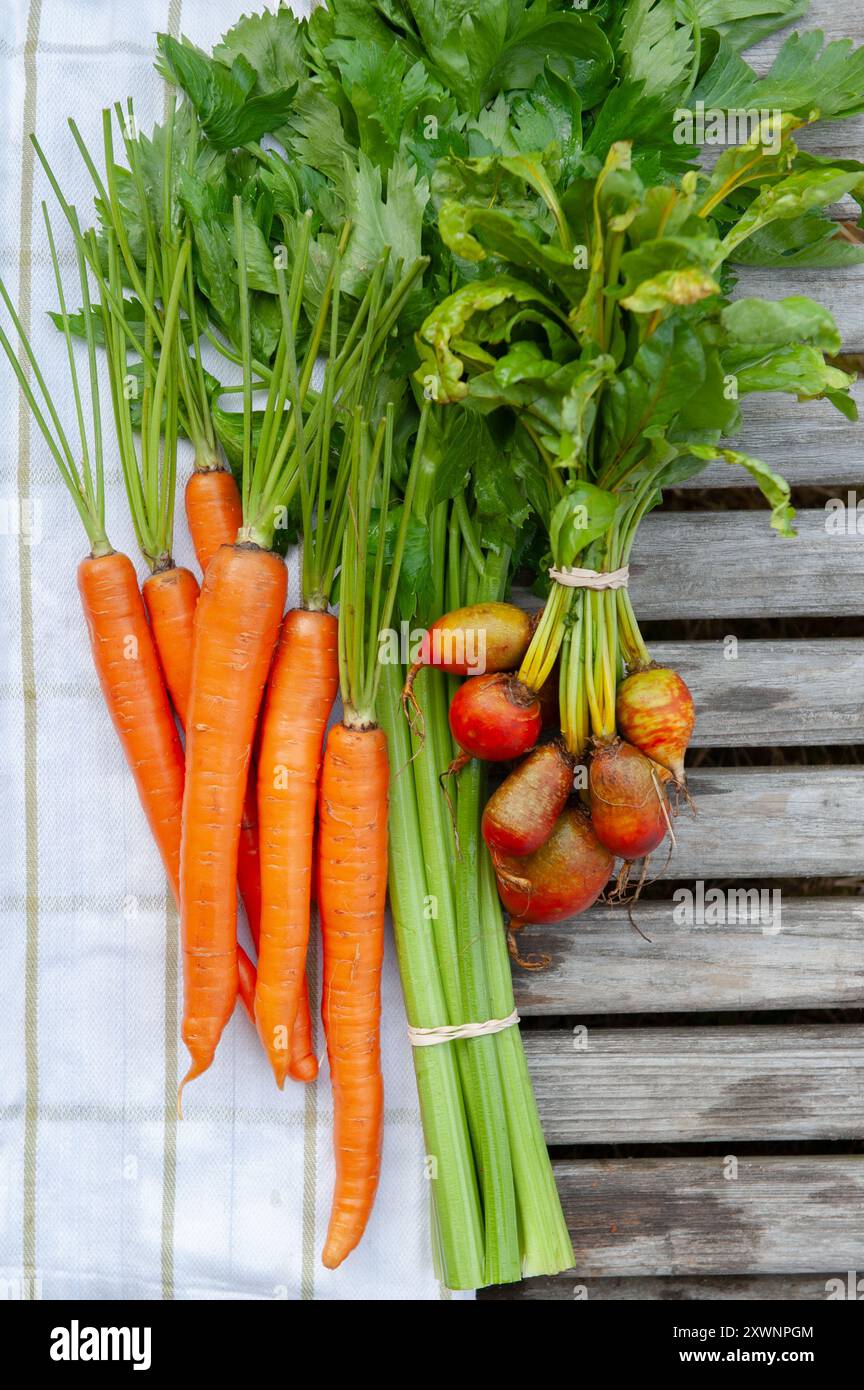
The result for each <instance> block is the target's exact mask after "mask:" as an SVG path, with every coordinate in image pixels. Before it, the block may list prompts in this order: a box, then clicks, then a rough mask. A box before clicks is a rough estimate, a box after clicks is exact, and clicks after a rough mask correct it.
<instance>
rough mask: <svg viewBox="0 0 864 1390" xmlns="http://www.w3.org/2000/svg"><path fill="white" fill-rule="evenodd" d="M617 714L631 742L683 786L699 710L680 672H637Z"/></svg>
mask: <svg viewBox="0 0 864 1390" xmlns="http://www.w3.org/2000/svg"><path fill="white" fill-rule="evenodd" d="M615 714H616V720H617V723H618V729H619V731H620V732H621V734H622V735H623V737H624V738H625V739H626V740H627V742H628V743H632V744H633V746H634V747H635V748H638V749H639V751H640V752H642V753H644V754H645V755H646V756H647V757H649V758H652V759H653V760H654V762H655V763H659V764H660V766H661V767H665V768H666V769H667V770H668V771H669V772H671V773H672V776H673V777H674V778H675V781H676V782H677V783H678V784H679V785H680V784H682V783H683V781H684V754H685V752H686V750H687V745H688V743H689V742H690V739H691V737H692V734H693V726H694V724H695V722H696V710H695V707H694V705H693V696H692V695H691V694H690V691H689V690H688V689H687V686H686V684H685V683H684V681H683V680H682V679H681V677H680V676H679V675H678V672H677V671H670V670H669V669H668V667H665V666H646V667H645V668H644V670H642V671H634V672H633V674H632V675H630V676H628V677H627V679H626V680H625V681H623V682H622V683H621V685H620V687H619V689H618V700H617V704H616V710H615Z"/></svg>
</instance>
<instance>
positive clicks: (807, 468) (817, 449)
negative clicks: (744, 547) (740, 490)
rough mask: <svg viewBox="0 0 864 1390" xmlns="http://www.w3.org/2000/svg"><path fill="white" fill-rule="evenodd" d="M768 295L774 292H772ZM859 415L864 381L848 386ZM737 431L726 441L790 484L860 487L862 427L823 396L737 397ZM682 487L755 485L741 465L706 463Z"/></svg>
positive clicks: (863, 480) (863, 481) (841, 492)
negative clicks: (806, 398) (739, 416)
mask: <svg viewBox="0 0 864 1390" xmlns="http://www.w3.org/2000/svg"><path fill="white" fill-rule="evenodd" d="M773 297H779V296H777V295H776V292H775V294H774V296H773ZM852 395H853V397H854V399H855V400H856V401H857V403H858V408H859V410H860V411H861V413H862V415H864V381H862V380H858V381H856V383H855V385H854V386H853V387H852ZM741 414H742V417H743V424H742V429H741V433H740V434H739V435H738V436H737V437H736V439H733V440H731V441H730V447H731V448H740V449H743V450H744V451H745V452H746V453H748V454H755V456H756V457H757V458H761V459H764V460H765V462H766V463H768V464H770V466H771V467H772V468H774V469H775V470H776V471H777V472H778V473H781V474H782V475H783V477H784V478H786V479H788V481H789V482H790V483H792V484H793V485H794V486H798V487H800V486H803V485H805V484H806V485H808V486H812V487H831V488H835V487H836V488H837V495H838V496H840V497H841V498H843V500H844V501H845V500H846V492H847V489H849V488H857V489H858V496H859V498H860V497H861V495H862V489H864V427H862V426H861V425H860V424H851V423H850V422H849V421H848V420H847V419H846V418H845V416H843V415H841V414H840V412H839V410H835V409H834V407H833V406H832V405H829V404H828V402H827V401H796V400H795V399H794V398H790V397H787V396H775V395H759V396H747V397H746V398H745V399H744V400H743V401H742V402H741ZM683 486H684V487H685V488H715V487H716V488H721V487H722V488H728V487H751V486H752V487H755V486H756V484H755V483H754V482H753V481H752V479H751V478H750V475H749V473H745V472H744V470H743V469H742V468H730V466H729V464H728V463H711V464H709V465H708V467H707V468H706V469H705V471H704V472H703V473H699V474H698V475H697V476H696V477H695V478H691V479H689V481H688V482H686V483H684V484H683Z"/></svg>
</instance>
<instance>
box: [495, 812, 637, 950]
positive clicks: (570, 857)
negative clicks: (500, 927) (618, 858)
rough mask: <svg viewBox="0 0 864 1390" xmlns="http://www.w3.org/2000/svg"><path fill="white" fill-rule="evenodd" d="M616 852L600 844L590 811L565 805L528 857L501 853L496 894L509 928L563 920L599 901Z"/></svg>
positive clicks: (497, 866) (497, 868) (497, 865)
mask: <svg viewBox="0 0 864 1390" xmlns="http://www.w3.org/2000/svg"><path fill="white" fill-rule="evenodd" d="M613 863H614V859H613V856H612V855H611V854H610V853H609V851H608V850H607V849H606V848H605V847H604V846H603V845H602V844H601V843H600V841H599V840H598V838H597V836H596V835H595V833H594V828H593V826H592V824H591V821H590V818H589V817H588V815H587V813H586V812H585V811H583V810H582V808H581V807H580V806H567V807H565V809H564V810H563V811H562V812H561V815H560V816H559V817H558V819H557V821H556V822H555V827H554V829H553V831H552V834H551V835H550V836H549V838H548V840H547V841H546V843H545V844H543V845H541V846H540V848H539V849H538V850H536V851H535V853H534V854H531V855H529V856H528V857H527V858H525V859H519V858H516V857H515V856H514V855H500V856H499V857H498V862H497V864H496V875H497V878H498V894H499V897H500V898H501V901H502V903H503V904H504V906H505V907H506V909H507V911H508V912H509V913H510V917H511V921H510V927H511V929H516V928H518V927H521V926H524V924H525V923H526V922H560V921H562V920H563V919H564V918H565V917H575V916H576V915H577V913H579V912H584V910H585V908H586V907H590V906H591V904H592V903H594V902H596V901H597V899H598V898H599V896H600V894H601V893H602V891H603V889H604V888H605V886H606V884H607V883H608V882H609V877H610V875H611V873H612V866H613Z"/></svg>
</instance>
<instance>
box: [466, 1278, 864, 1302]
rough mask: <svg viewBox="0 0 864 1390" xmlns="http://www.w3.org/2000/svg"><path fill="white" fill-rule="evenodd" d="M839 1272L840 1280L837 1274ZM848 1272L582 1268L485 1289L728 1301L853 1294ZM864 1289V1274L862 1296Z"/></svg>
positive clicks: (485, 1295) (553, 1298)
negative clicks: (587, 1271)
mask: <svg viewBox="0 0 864 1390" xmlns="http://www.w3.org/2000/svg"><path fill="white" fill-rule="evenodd" d="M838 1278H839V1281H840V1282H839V1284H838V1283H837V1280H838ZM849 1287H850V1285H849V1280H848V1278H847V1276H846V1274H841V1275H837V1276H834V1277H833V1278H832V1277H831V1276H827V1277H826V1275H824V1274H761V1275H760V1274H757V1275H754V1276H752V1277H750V1278H740V1277H737V1276H734V1275H727V1276H725V1277H724V1276H717V1277H714V1278H711V1277H710V1276H709V1277H707V1278H703V1279H682V1278H666V1279H650V1278H646V1279H638V1278H637V1279H597V1278H593V1279H582V1278H580V1276H579V1272H578V1271H577V1270H574V1271H573V1272H572V1273H571V1274H560V1275H557V1276H555V1275H553V1276H547V1277H546V1278H543V1279H523V1281H522V1283H521V1284H498V1285H496V1286H494V1287H492V1288H489V1289H481V1290H480V1292H479V1293H478V1294H477V1297H478V1299H480V1300H481V1301H482V1302H484V1303H504V1302H519V1303H538V1302H544V1303H549V1302H552V1303H560V1302H568V1303H572V1302H574V1300H578V1301H587V1302H589V1303H610V1302H615V1303H621V1302H633V1301H636V1300H638V1301H639V1302H643V1303H644V1302H648V1301H650V1302H653V1303H666V1302H676V1303H702V1302H704V1303H722V1302H730V1301H735V1302H739V1303H741V1302H758V1303H764V1302H765V1301H766V1300H768V1301H770V1302H772V1303H773V1302H784V1303H785V1302H789V1303H796V1302H808V1303H813V1302H816V1301H823V1300H825V1299H827V1298H829V1297H832V1296H833V1297H834V1298H838V1297H848V1296H849V1294H848V1290H849ZM862 1293H864V1280H862V1287H861V1289H860V1291H859V1292H858V1297H859V1298H860V1296H861V1294H862Z"/></svg>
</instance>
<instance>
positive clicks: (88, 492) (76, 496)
mask: <svg viewBox="0 0 864 1390" xmlns="http://www.w3.org/2000/svg"><path fill="white" fill-rule="evenodd" d="M42 215H43V217H44V218H45V228H46V231H47V233H48V246H49V249H50V252H51V265H52V268H53V271H54V279H55V283H56V286H57V296H58V300H59V303H60V321H61V326H62V329H63V334H64V337H65V339H66V349H67V355H68V359H69V375H70V379H71V382H72V393H73V396H74V400H75V418H76V425H77V431H78V439H79V458H80V462H79V461H78V460H77V459H76V457H75V454H74V453H73V450H72V446H71V444H70V442H69V438H68V436H67V434H66V430H65V429H64V427H63V424H62V422H61V420H60V416H59V415H58V413H57V410H56V407H55V405H54V402H53V400H52V397H51V393H50V391H49V390H48V387H47V385H46V382H45V378H44V376H43V374H42V371H41V368H40V366H39V363H38V361H37V359H36V355H35V353H34V351H33V348H32V346H31V343H30V339H29V338H28V336H27V334H26V332H25V331H24V326H23V324H22V323H21V319H20V318H19V316H18V313H17V311H16V309H15V306H14V304H13V303H12V300H11V298H10V296H9V292H8V290H7V289H6V286H5V284H4V283H3V281H2V279H0V295H2V298H3V302H4V304H5V305H6V308H7V310H8V312H9V316H10V318H11V319H12V322H13V324H14V326H15V330H16V332H17V334H18V339H19V341H20V344H21V349H20V351H19V352H16V351H15V349H14V348H13V346H12V343H11V342H10V340H9V337H8V335H7V334H6V332H5V330H4V328H3V326H2V324H0V344H2V346H3V349H4V351H5V353H6V356H7V357H8V358H9V362H10V364H11V366H12V370H13V371H14V373H15V375H16V377H17V378H18V383H19V385H20V387H21V390H22V391H23V393H24V396H25V398H26V400H27V403H28V405H29V406H30V409H31V411H32V413H33V418H34V420H35V421H36V424H37V425H38V426H39V429H40V430H41V432H42V435H43V437H44V439H45V443H46V444H47V446H48V448H49V450H50V451H51V454H52V456H53V458H54V461H55V463H56V464H57V467H58V468H59V470H60V476H61V477H62V479H63V481H64V483H65V484H66V487H67V488H68V490H69V495H70V496H71V498H72V501H73V502H74V503H75V506H76V508H77V509H78V514H79V516H80V517H81V520H82V522H83V523H84V529H85V531H86V532H87V536H88V539H89V541H90V549H91V553H92V554H93V555H94V556H97V555H110V554H112V553H113V551H112V546H111V544H110V542H109V540H108V537H107V536H106V534H105V481H104V467H103V455H102V420H101V414H100V409H99V387H98V378H97V371H96V339H95V333H94V327H93V316H92V314H91V312H90V292H89V286H88V284H87V268H86V265H85V261H84V254H83V250H82V246H81V244H80V242H79V241H77V240H76V244H75V249H76V259H77V265H78V277H79V281H80V285H81V296H82V303H83V305H84V320H85V336H86V341H87V360H88V366H89V378H90V383H89V384H90V416H91V424H90V427H89V432H90V435H91V438H90V439H88V425H87V421H86V418H85V409H84V402H83V399H82V394H81V387H80V382H79V380H78V369H77V366H76V363H75V353H74V348H73V342H72V338H73V335H72V330H71V328H70V323H69V314H68V311H67V308H66V298H65V295H64V293H63V282H62V280H61V278H60V265H59V262H58V259H57V249H56V246H55V242H54V234H53V231H52V229H51V222H50V219H49V217H48V209H47V207H46V206H45V204H44V203H43V204H42ZM73 216H74V211H73ZM31 375H32V380H33V381H35V383H36V388H37V390H38V392H39V394H40V395H41V398H42V404H41V405H40V403H39V400H38V398H37V394H36V391H35V390H34V388H33V385H32V382H31Z"/></svg>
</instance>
